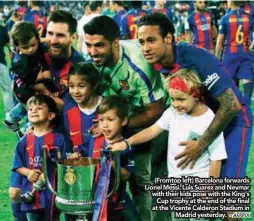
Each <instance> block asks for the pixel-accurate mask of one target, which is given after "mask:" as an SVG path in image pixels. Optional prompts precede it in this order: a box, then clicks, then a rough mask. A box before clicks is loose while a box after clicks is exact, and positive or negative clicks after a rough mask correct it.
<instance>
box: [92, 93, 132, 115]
mask: <svg viewBox="0 0 254 221" xmlns="http://www.w3.org/2000/svg"><path fill="white" fill-rule="evenodd" d="M109 110H115V111H116V113H117V116H118V117H119V118H120V119H121V120H124V118H125V117H128V115H129V104H128V101H127V99H126V98H125V97H123V96H121V95H111V96H108V97H106V98H104V99H103V100H102V102H101V104H100V105H99V106H98V107H97V110H96V112H97V113H98V114H104V113H105V112H107V111H109Z"/></svg>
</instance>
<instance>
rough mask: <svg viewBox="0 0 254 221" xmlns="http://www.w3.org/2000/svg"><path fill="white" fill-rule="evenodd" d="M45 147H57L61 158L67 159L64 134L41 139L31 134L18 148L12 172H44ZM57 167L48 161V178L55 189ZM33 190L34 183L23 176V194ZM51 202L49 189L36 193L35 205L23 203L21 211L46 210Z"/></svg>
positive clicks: (49, 135)
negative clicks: (43, 149) (19, 169)
mask: <svg viewBox="0 0 254 221" xmlns="http://www.w3.org/2000/svg"><path fill="white" fill-rule="evenodd" d="M43 146H45V147H46V148H50V147H57V149H58V150H59V151H60V153H61V157H62V158H65V139H64V136H63V135H62V134H60V133H52V132H50V133H47V134H45V135H44V136H41V137H38V136H35V135H34V134H29V135H26V136H24V137H23V138H22V139H21V140H20V141H19V142H18V144H17V146H16V149H15V155H14V160H13V164H12V170H13V171H15V170H16V169H18V168H21V167H25V168H29V169H38V170H40V171H42V172H43V168H42V157H41V149H42V147H43ZM55 166H56V165H55V163H53V162H51V161H50V160H47V172H48V177H49V180H50V182H51V184H52V186H53V188H54V187H55ZM32 189H33V187H32V183H31V182H30V181H29V180H28V179H27V177H25V176H22V187H21V193H22V194H24V193H25V192H26V191H31V190H32ZM51 200H52V194H51V193H50V191H49V190H48V189H47V188H46V189H45V190H43V191H36V193H35V201H34V203H32V204H26V203H24V202H22V204H21V210H23V211H29V210H36V209H40V208H45V207H46V206H47V204H51Z"/></svg>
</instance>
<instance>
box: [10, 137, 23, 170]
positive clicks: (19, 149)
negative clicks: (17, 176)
mask: <svg viewBox="0 0 254 221" xmlns="http://www.w3.org/2000/svg"><path fill="white" fill-rule="evenodd" d="M22 141H23V139H22V140H21V141H19V142H18V143H17V145H16V148H15V152H14V159H13V161H12V170H13V171H15V170H16V169H18V168H21V167H26V164H25V148H26V147H25V143H24V142H22Z"/></svg>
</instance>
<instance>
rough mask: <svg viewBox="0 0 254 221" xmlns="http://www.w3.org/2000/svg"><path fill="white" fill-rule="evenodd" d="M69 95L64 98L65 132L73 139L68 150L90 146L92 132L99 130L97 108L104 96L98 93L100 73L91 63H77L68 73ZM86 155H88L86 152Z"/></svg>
mask: <svg viewBox="0 0 254 221" xmlns="http://www.w3.org/2000/svg"><path fill="white" fill-rule="evenodd" d="M67 80H68V88H69V95H67V96H66V97H65V98H64V112H63V118H64V119H63V124H64V130H65V134H66V135H67V137H68V138H69V140H70V141H71V145H69V146H71V147H69V148H68V152H69V153H71V152H73V150H72V147H74V148H75V149H77V148H78V149H83V150H84V148H83V147H84V146H88V142H89V140H90V139H89V136H91V134H90V132H91V131H92V132H93V134H96V133H97V132H98V129H97V127H96V125H93V123H94V122H95V121H96V113H95V111H96V108H97V106H98V105H99V104H100V103H101V101H102V97H101V96H99V95H98V93H97V88H98V85H99V80H100V75H99V72H98V71H97V70H96V68H95V67H94V66H93V65H92V64H91V63H86V62H81V63H77V64H75V65H74V66H73V67H72V68H71V70H70V72H69V74H68V79H67ZM84 155H87V154H85V153H84Z"/></svg>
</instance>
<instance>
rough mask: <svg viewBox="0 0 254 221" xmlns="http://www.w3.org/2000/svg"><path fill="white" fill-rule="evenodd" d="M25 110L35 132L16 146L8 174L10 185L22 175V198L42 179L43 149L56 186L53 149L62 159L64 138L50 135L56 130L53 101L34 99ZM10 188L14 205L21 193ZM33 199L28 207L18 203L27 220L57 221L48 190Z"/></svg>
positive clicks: (56, 123) (38, 192)
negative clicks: (48, 155) (10, 171)
mask: <svg viewBox="0 0 254 221" xmlns="http://www.w3.org/2000/svg"><path fill="white" fill-rule="evenodd" d="M27 110H28V120H29V122H30V123H31V124H32V126H33V128H34V129H33V133H32V134H29V135H25V136H24V137H23V138H22V139H21V140H20V141H19V142H18V144H17V146H16V150H15V155H14V160H13V165H12V171H13V172H12V174H11V176H12V177H11V182H13V181H14V180H19V179H18V178H17V177H20V175H21V180H22V184H21V186H20V188H21V194H24V193H25V192H27V191H31V190H32V189H33V187H32V184H33V183H35V182H37V181H38V180H41V179H43V172H42V158H41V149H42V147H45V148H46V149H47V152H49V153H51V154H50V155H51V156H52V157H53V159H51V160H50V159H48V160H47V168H48V171H47V172H48V175H49V180H50V182H51V183H52V185H53V186H54V185H55V160H56V158H57V155H56V149H55V148H56V147H57V150H58V151H59V152H60V153H61V158H65V140H64V136H63V135H61V134H59V133H55V132H53V128H55V127H57V126H58V123H59V116H58V110H57V106H56V103H55V102H54V100H53V99H52V98H50V97H48V96H46V95H35V96H33V97H31V98H30V99H29V100H28V102H27ZM18 174H19V175H18ZM11 186H12V187H11V188H10V192H11V193H12V195H13V196H15V197H16V202H14V203H16V204H19V202H20V199H18V193H20V189H19V187H16V188H14V187H15V184H12V185H11ZM34 198H35V199H34V201H33V202H32V203H30V204H28V203H25V202H21V210H22V211H25V212H26V216H27V219H28V220H34V221H40V220H41V221H42V220H43V221H45V220H47V221H49V220H58V216H59V214H58V213H57V212H56V211H55V208H54V206H53V205H54V203H52V202H54V199H53V196H52V194H51V192H50V191H49V190H48V189H47V188H45V189H43V190H41V191H36V192H35V194H34ZM14 206H15V205H14ZM15 219H17V220H21V219H20V217H15Z"/></svg>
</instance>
